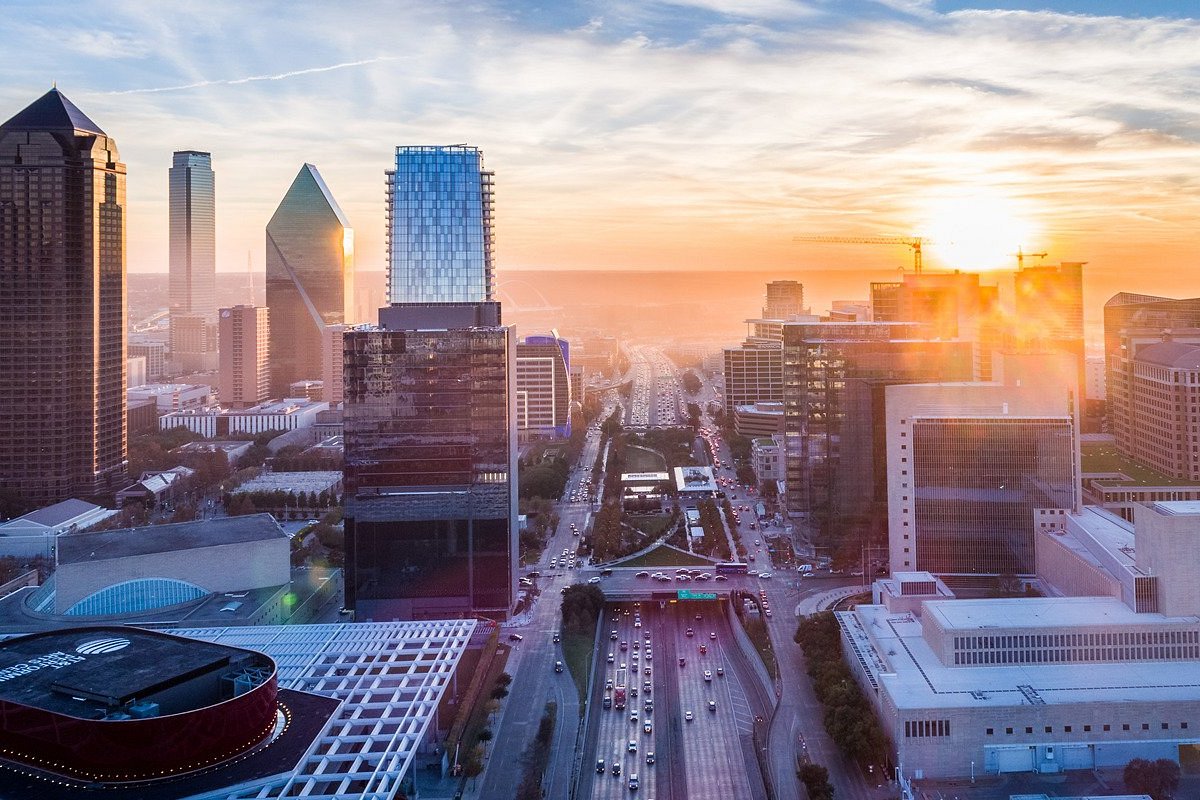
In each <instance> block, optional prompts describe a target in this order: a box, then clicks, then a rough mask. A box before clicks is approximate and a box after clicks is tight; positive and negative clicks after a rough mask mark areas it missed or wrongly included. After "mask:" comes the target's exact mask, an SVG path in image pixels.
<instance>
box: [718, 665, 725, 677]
mask: <svg viewBox="0 0 1200 800" xmlns="http://www.w3.org/2000/svg"><path fill="white" fill-rule="evenodd" d="M717 677H718V678H724V677H725V668H724V667H717Z"/></svg>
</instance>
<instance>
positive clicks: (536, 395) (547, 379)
mask: <svg viewBox="0 0 1200 800" xmlns="http://www.w3.org/2000/svg"><path fill="white" fill-rule="evenodd" d="M516 361H517V369H516V392H517V431H518V433H519V434H520V435H522V436H526V437H529V438H537V437H552V438H559V439H567V438H570V436H571V404H572V402H573V399H572V395H571V345H570V342H568V341H567V340H566V339H564V338H562V337H561V336H559V335H558V332H557V331H551V333H550V335H549V336H544V335H542V336H526V337H525V340H524V341H522V342H518V343H517V349H516Z"/></svg>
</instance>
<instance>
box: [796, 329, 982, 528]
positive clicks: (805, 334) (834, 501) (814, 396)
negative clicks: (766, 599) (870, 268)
mask: <svg viewBox="0 0 1200 800" xmlns="http://www.w3.org/2000/svg"><path fill="white" fill-rule="evenodd" d="M971 354H972V347H971V343H970V342H963V341H958V340H953V339H951V340H940V339H935V338H932V337H929V329H928V326H926V325H922V324H920V323H914V322H845V323H843V322H817V323H809V322H789V323H786V324H785V325H784V327H783V355H782V359H783V365H784V366H783V386H784V391H783V422H784V458H785V464H786V473H787V478H786V485H787V496H786V501H787V509H788V512H789V513H790V514H796V515H811V514H820V515H829V514H839V513H840V514H854V513H861V512H863V511H864V510H865V508H866V507H867V506H869V505H870V504H871V503H872V502H877V501H878V502H882V501H883V500H885V499H886V485H887V484H886V474H885V473H886V464H885V459H884V447H883V441H884V439H883V418H882V414H883V391H884V388H885V387H887V386H890V385H893V384H900V383H922V382H927V381H944V380H969V379H970V378H971V374H972V366H971Z"/></svg>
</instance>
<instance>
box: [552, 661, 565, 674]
mask: <svg viewBox="0 0 1200 800" xmlns="http://www.w3.org/2000/svg"><path fill="white" fill-rule="evenodd" d="M554 671H555V672H562V671H563V663H562V662H561V661H555V662H554Z"/></svg>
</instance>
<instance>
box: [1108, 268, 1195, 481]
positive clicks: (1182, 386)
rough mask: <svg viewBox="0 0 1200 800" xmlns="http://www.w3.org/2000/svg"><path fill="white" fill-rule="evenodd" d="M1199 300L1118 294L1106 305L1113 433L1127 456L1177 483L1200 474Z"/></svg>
mask: <svg viewBox="0 0 1200 800" xmlns="http://www.w3.org/2000/svg"><path fill="white" fill-rule="evenodd" d="M1196 347H1200V298H1190V299H1185V300H1174V299H1170V298H1166V297H1155V296H1151V295H1138V294H1130V293H1128V292H1121V293H1120V294H1116V295H1114V296H1113V297H1112V298H1110V299H1109V301H1108V302H1107V303H1105V304H1104V355H1105V358H1106V359H1107V361H1108V373H1107V376H1106V377H1107V380H1106V386H1105V389H1106V392H1107V398H1108V404H1107V408H1106V412H1107V418H1108V424H1109V425H1108V427H1109V430H1110V431H1111V432H1112V434H1113V436H1114V437H1115V438H1116V445H1117V448H1118V450H1120V451H1121V453H1122V454H1123V455H1125V456H1126V457H1128V458H1130V459H1133V460H1134V461H1136V462H1139V463H1142V464H1145V465H1146V466H1149V467H1152V468H1154V469H1156V470H1158V471H1159V472H1161V473H1164V474H1165V475H1167V476H1169V477H1172V478H1178V479H1191V480H1195V479H1196V478H1197V475H1200V461H1197V460H1196V459H1197V458H1198V457H1200V452H1197V451H1198V450H1200V443H1198V442H1197V441H1193V440H1194V439H1195V437H1196V434H1195V432H1194V431H1193V430H1192V428H1193V426H1195V425H1196V420H1197V419H1198V418H1197V414H1196V411H1195V409H1196V408H1197V404H1196V402H1195V398H1196V391H1197V387H1196V386H1193V385H1191V384H1189V383H1188V381H1189V380H1190V379H1191V378H1190V377H1189V376H1190V375H1191V374H1192V372H1193V370H1192V369H1191V368H1190V364H1191V363H1192V361H1193V360H1194V359H1193V358H1192V357H1190V356H1189V353H1191V351H1192V349H1193V348H1196Z"/></svg>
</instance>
